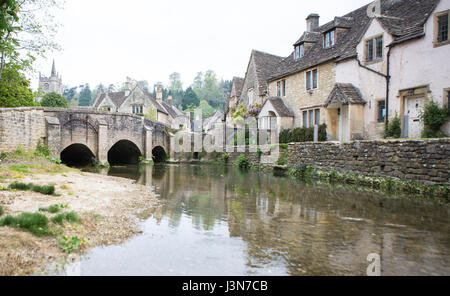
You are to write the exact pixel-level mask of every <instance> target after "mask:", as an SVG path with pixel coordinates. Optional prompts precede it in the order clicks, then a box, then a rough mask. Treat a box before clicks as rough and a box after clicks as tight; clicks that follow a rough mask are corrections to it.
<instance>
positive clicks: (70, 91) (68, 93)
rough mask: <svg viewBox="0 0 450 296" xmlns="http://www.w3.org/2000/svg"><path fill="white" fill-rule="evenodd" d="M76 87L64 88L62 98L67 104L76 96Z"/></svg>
mask: <svg viewBox="0 0 450 296" xmlns="http://www.w3.org/2000/svg"><path fill="white" fill-rule="evenodd" d="M77 89H78V87H72V88H69V87H65V88H64V90H63V96H64V97H65V98H66V99H67V101H68V102H71V101H73V100H75V96H76V95H77Z"/></svg>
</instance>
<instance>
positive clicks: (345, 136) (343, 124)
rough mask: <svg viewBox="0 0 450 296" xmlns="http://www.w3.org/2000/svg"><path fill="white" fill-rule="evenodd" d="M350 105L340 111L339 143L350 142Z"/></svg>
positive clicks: (344, 106)
mask: <svg viewBox="0 0 450 296" xmlns="http://www.w3.org/2000/svg"><path fill="white" fill-rule="evenodd" d="M348 112H349V107H348V105H342V107H341V108H340V111H339V141H341V142H346V141H350V135H349V130H348V118H349V117H348Z"/></svg>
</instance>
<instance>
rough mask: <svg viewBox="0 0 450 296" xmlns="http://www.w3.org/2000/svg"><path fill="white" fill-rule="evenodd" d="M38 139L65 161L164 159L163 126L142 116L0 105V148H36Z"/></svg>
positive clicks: (71, 162)
mask: <svg viewBox="0 0 450 296" xmlns="http://www.w3.org/2000/svg"><path fill="white" fill-rule="evenodd" d="M39 141H43V142H44V143H46V144H48V146H49V147H50V150H51V153H52V156H54V157H57V158H61V160H62V161H63V162H65V163H68V164H84V162H88V161H91V160H92V159H93V158H95V159H96V160H97V161H99V162H101V163H106V162H107V161H108V162H110V163H113V164H114V163H133V162H137V161H138V159H139V158H140V157H143V158H145V159H152V157H156V159H157V160H159V159H163V158H164V156H165V155H164V154H165V153H166V151H167V152H168V151H169V145H170V144H169V142H170V141H169V140H168V137H167V136H166V126H165V125H163V124H161V123H157V122H153V121H150V120H147V119H145V118H143V117H139V116H134V115H129V114H121V113H113V114H112V113H106V112H96V111H91V110H83V109H56V108H16V109H0V151H12V150H14V149H16V148H17V147H18V146H22V147H23V148H25V149H27V150H32V149H35V148H36V146H37V143H38V142H39Z"/></svg>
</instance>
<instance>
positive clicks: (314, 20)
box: [306, 13, 320, 32]
mask: <svg viewBox="0 0 450 296" xmlns="http://www.w3.org/2000/svg"><path fill="white" fill-rule="evenodd" d="M319 19H320V16H319V15H318V14H316V13H311V14H310V15H309V16H308V17H307V18H306V31H308V32H312V31H313V30H315V29H317V28H318V27H319Z"/></svg>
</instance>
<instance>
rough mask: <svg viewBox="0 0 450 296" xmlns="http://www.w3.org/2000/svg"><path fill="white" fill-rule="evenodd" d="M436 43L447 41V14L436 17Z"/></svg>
mask: <svg viewBox="0 0 450 296" xmlns="http://www.w3.org/2000/svg"><path fill="white" fill-rule="evenodd" d="M437 41H438V42H445V41H448V13H446V14H443V15H440V16H438V38H437Z"/></svg>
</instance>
